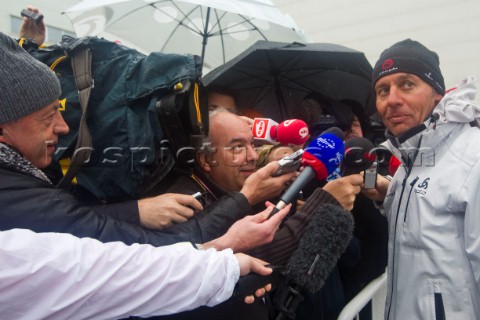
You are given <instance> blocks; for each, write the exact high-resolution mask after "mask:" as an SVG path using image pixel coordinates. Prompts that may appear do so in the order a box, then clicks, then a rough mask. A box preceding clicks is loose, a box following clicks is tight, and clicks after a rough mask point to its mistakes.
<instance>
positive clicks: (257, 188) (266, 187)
mask: <svg viewBox="0 0 480 320" xmlns="http://www.w3.org/2000/svg"><path fill="white" fill-rule="evenodd" d="M278 168H279V164H278V161H272V162H270V163H269V164H267V165H266V166H264V167H263V168H260V169H258V170H257V171H256V172H255V173H254V174H252V175H251V176H250V177H248V178H247V179H246V180H245V182H244V183H243V187H242V190H240V192H241V193H242V194H243V195H244V196H245V197H246V198H247V200H248V202H249V203H250V205H255V204H257V203H259V202H263V201H266V200H268V199H273V198H275V197H277V196H279V195H280V194H281V193H282V192H283V191H284V190H285V187H286V185H287V183H288V182H289V181H291V180H292V179H294V178H295V177H296V176H297V172H290V173H286V174H283V175H281V176H278V177H272V174H274V173H275V172H276V171H277V170H278Z"/></svg>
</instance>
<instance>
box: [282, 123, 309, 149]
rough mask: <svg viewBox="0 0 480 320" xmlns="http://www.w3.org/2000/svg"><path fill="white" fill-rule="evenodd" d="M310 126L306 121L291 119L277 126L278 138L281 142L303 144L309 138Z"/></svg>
mask: <svg viewBox="0 0 480 320" xmlns="http://www.w3.org/2000/svg"><path fill="white" fill-rule="evenodd" d="M308 135H309V132H308V126H307V124H306V123H305V121H302V120H298V119H290V120H285V121H283V122H281V123H280V124H279V125H278V126H277V134H276V140H277V141H278V142H279V143H281V144H296V145H302V144H304V143H305V142H306V141H307V140H308Z"/></svg>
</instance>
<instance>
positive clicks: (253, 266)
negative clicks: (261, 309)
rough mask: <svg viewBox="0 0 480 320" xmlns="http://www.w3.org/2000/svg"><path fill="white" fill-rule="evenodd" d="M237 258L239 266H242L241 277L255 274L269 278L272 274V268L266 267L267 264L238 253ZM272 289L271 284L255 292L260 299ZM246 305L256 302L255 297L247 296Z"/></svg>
mask: <svg viewBox="0 0 480 320" xmlns="http://www.w3.org/2000/svg"><path fill="white" fill-rule="evenodd" d="M235 258H237V261H238V264H239V266H240V275H241V276H245V275H247V274H249V273H251V272H255V273H257V274H259V275H261V276H268V275H269V274H271V273H272V268H268V267H266V265H267V262H265V261H263V260H260V259H257V258H254V257H251V256H248V255H246V254H243V253H236V254H235ZM271 289H272V285H271V284H267V285H266V286H264V287H262V288H259V289H257V290H256V291H255V296H256V297H257V298H260V297H262V296H264V295H265V293H266V292H268V291H270V290H271ZM244 301H245V303H248V304H250V303H253V301H255V297H254V296H253V295H250V296H247V297H245V299H244Z"/></svg>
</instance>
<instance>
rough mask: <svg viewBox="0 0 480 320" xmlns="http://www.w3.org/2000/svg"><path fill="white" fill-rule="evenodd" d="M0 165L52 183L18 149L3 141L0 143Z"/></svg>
mask: <svg viewBox="0 0 480 320" xmlns="http://www.w3.org/2000/svg"><path fill="white" fill-rule="evenodd" d="M0 166H1V167H4V168H7V169H10V170H14V171H16V172H20V173H24V174H28V175H30V176H33V177H35V178H38V179H40V180H43V181H45V182H46V183H48V184H50V185H51V184H52V182H51V181H50V179H48V177H47V176H46V175H45V173H43V172H42V171H41V170H40V169H38V168H37V167H35V166H34V165H33V164H32V163H31V162H30V161H28V160H27V159H25V158H24V157H22V156H21V155H20V153H18V151H16V150H15V149H13V148H12V147H10V146H8V145H6V144H4V143H0Z"/></svg>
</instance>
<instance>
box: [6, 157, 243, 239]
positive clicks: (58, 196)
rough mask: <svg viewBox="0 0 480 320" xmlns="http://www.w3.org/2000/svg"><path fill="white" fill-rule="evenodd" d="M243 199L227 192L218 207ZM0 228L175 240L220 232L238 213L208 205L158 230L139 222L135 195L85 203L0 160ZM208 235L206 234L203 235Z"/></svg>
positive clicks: (85, 235)
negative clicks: (113, 201)
mask: <svg viewBox="0 0 480 320" xmlns="http://www.w3.org/2000/svg"><path fill="white" fill-rule="evenodd" d="M242 201H243V199H242V198H241V197H239V196H238V195H235V194H233V195H227V196H225V197H223V198H222V199H220V200H219V202H220V204H223V208H225V207H229V208H236V207H238V206H239V204H240V203H242ZM0 208H1V209H0V228H1V229H2V230H8V229H13V228H25V229H30V230H33V231H36V232H65V233H71V234H73V235H75V236H77V237H91V238H95V239H98V240H100V241H102V242H110V241H122V242H124V243H126V244H132V243H148V244H151V245H154V246H161V245H168V244H172V243H176V242H180V241H190V242H193V243H203V242H206V241H208V240H211V239H214V238H217V237H219V236H221V235H222V234H224V233H225V232H226V231H227V230H228V228H229V227H230V226H231V225H232V224H233V223H234V222H235V221H236V220H238V219H239V218H241V217H243V213H242V214H235V212H232V210H230V211H228V212H227V211H225V210H224V209H223V208H222V207H220V206H219V207H216V208H215V207H213V208H211V210H210V211H209V210H204V211H202V212H199V213H198V214H196V215H195V217H194V218H193V219H190V220H189V221H187V222H185V223H182V224H177V225H174V226H172V227H171V228H167V229H164V230H149V229H144V228H142V227H140V225H139V214H138V206H137V202H136V201H129V202H125V203H118V204H112V205H103V206H87V205H85V204H84V203H82V202H80V201H79V200H77V199H76V198H75V197H74V196H73V195H71V194H70V193H68V192H67V191H65V190H61V189H56V188H54V187H53V186H52V185H51V184H50V183H49V182H48V181H44V180H42V179H39V178H37V177H35V176H32V175H31V174H29V173H26V172H22V170H16V169H14V168H12V167H8V166H5V165H4V164H2V163H0ZM205 239H208V240H205Z"/></svg>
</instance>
